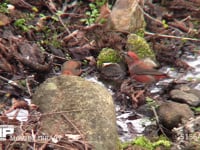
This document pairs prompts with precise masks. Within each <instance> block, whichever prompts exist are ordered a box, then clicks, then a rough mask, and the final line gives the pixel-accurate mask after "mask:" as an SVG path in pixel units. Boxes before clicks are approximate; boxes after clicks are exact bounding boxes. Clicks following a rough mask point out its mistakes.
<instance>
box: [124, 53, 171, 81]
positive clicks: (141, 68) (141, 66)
mask: <svg viewBox="0 0 200 150" xmlns="http://www.w3.org/2000/svg"><path fill="white" fill-rule="evenodd" d="M125 61H126V63H127V65H128V69H129V73H130V76H131V77H132V78H133V79H135V80H136V81H138V82H142V83H152V82H156V81H159V80H161V79H165V78H167V77H168V75H167V74H165V73H162V72H160V71H158V70H156V69H155V66H156V65H155V63H154V62H153V61H149V60H146V59H139V57H138V56H137V55H136V54H135V53H134V52H132V51H128V52H127V54H126V55H125Z"/></svg>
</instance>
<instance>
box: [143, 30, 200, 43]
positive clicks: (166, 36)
mask: <svg viewBox="0 0 200 150" xmlns="http://www.w3.org/2000/svg"><path fill="white" fill-rule="evenodd" d="M145 34H147V35H156V36H159V37H164V38H174V39H180V40H189V41H197V42H200V39H195V38H188V37H181V36H173V35H165V34H158V33H151V32H147V31H145Z"/></svg>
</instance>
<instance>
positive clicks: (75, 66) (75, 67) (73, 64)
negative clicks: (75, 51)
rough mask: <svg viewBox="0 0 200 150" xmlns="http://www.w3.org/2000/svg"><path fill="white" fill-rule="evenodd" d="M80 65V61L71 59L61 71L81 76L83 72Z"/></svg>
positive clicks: (65, 73)
mask: <svg viewBox="0 0 200 150" xmlns="http://www.w3.org/2000/svg"><path fill="white" fill-rule="evenodd" d="M80 67H81V63H80V62H79V61H75V60H69V61H66V62H65V63H64V64H63V65H62V69H61V73H62V74H64V75H76V76H79V75H80V74H81V73H82V71H81V68H80Z"/></svg>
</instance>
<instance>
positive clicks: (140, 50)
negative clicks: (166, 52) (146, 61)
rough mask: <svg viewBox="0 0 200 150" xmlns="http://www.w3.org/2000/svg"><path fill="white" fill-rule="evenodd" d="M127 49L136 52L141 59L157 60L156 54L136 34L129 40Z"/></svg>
mask: <svg viewBox="0 0 200 150" xmlns="http://www.w3.org/2000/svg"><path fill="white" fill-rule="evenodd" d="M127 49H128V50H131V51H133V52H135V53H136V54H137V55H138V56H139V57H140V58H146V57H150V58H151V59H153V60H155V54H154V52H153V50H152V49H151V48H150V46H149V44H148V43H147V42H146V40H145V39H144V38H142V37H140V36H137V35H136V34H130V35H129V36H128V40H127Z"/></svg>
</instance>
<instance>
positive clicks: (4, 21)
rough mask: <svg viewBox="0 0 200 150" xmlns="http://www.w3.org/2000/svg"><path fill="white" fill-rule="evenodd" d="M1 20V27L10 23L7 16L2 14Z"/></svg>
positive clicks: (0, 14) (0, 15)
mask: <svg viewBox="0 0 200 150" xmlns="http://www.w3.org/2000/svg"><path fill="white" fill-rule="evenodd" d="M0 18H1V20H0V26H5V25H7V24H9V23H10V19H9V18H8V17H7V16H6V15H4V14H2V13H0Z"/></svg>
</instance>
